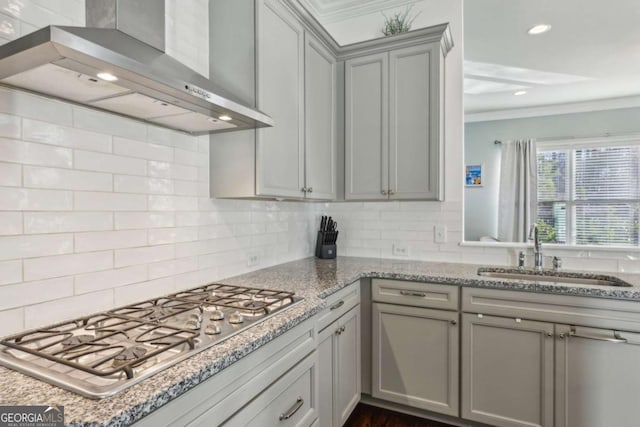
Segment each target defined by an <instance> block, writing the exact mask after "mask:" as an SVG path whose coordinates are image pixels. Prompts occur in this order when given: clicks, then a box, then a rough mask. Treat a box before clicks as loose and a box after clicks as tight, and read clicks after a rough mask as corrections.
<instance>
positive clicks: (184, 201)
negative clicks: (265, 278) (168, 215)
mask: <svg viewBox="0 0 640 427" xmlns="http://www.w3.org/2000/svg"><path fill="white" fill-rule="evenodd" d="M149 210H150V211H197V210H198V199H197V198H196V197H185V196H149Z"/></svg>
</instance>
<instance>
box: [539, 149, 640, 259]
mask: <svg viewBox="0 0 640 427" xmlns="http://www.w3.org/2000/svg"><path fill="white" fill-rule="evenodd" d="M537 167H538V225H539V227H540V231H541V235H542V236H543V238H544V241H546V242H550V243H560V244H570V245H599V246H635V247H638V246H640V237H639V236H640V230H639V222H640V221H639V216H640V136H638V137H636V139H635V140H633V139H629V138H625V139H624V140H621V139H620V138H618V139H616V138H605V139H603V138H600V139H599V140H594V139H590V140H581V141H571V142H554V143H539V144H538V160H537Z"/></svg>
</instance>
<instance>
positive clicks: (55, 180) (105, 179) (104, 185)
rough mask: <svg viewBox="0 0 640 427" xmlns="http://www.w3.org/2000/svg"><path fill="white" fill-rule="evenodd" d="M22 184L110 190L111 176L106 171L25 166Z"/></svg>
mask: <svg viewBox="0 0 640 427" xmlns="http://www.w3.org/2000/svg"><path fill="white" fill-rule="evenodd" d="M24 186H25V187H31V188H55V189H60V190H86V191H111V190H112V189H113V177H112V175H111V174H107V173H96V172H85V171H77V170H70V169H56V168H44V167H36V166H25V167H24Z"/></svg>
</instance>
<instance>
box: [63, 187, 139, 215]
mask: <svg viewBox="0 0 640 427" xmlns="http://www.w3.org/2000/svg"><path fill="white" fill-rule="evenodd" d="M74 200H75V201H74V206H75V209H76V210H79V211H143V210H145V209H146V208H147V196H144V195H138V194H120V193H94V192H77V193H75V195H74Z"/></svg>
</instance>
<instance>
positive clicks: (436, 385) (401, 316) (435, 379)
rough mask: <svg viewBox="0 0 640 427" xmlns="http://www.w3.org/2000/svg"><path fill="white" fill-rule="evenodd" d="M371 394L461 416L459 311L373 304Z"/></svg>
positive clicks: (383, 398)
mask: <svg viewBox="0 0 640 427" xmlns="http://www.w3.org/2000/svg"><path fill="white" fill-rule="evenodd" d="M372 319H373V326H372V366H373V372H372V393H371V394H372V396H373V397H375V398H378V399H382V400H386V401H390V402H395V403H400V404H403V405H407V406H411V407H415V408H420V409H426V410H429V411H434V412H438V413H441V414H447V415H452V416H458V390H459V389H458V380H459V376H458V372H459V367H458V360H459V359H458V355H459V325H458V312H457V311H445V310H431V309H426V308H419V307H408V306H401V305H392V304H381V303H373V310H372Z"/></svg>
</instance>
